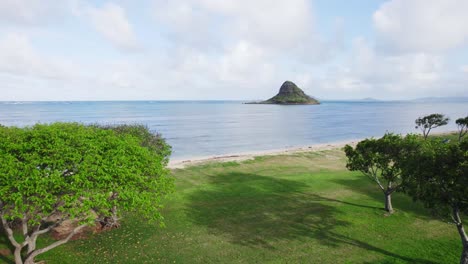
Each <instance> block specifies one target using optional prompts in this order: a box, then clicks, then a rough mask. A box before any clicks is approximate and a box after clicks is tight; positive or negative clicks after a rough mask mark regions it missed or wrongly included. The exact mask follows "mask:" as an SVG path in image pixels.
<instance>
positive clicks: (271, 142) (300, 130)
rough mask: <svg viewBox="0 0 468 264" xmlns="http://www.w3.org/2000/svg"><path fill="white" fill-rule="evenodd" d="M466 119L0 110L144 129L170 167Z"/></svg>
mask: <svg viewBox="0 0 468 264" xmlns="http://www.w3.org/2000/svg"><path fill="white" fill-rule="evenodd" d="M431 113H443V114H446V115H448V116H449V117H451V119H452V120H451V122H450V124H449V125H447V126H444V127H440V128H437V129H436V130H435V131H436V132H442V131H451V130H456V125H455V123H454V120H455V119H457V118H459V117H464V116H467V115H468V103H467V102H466V101H465V102H463V101H462V102H416V101H392V102H380V101H378V102H358V101H324V102H322V104H320V105H297V106H281V105H254V104H243V103H242V102H240V101H112V102H0V124H3V125H14V126H29V125H33V124H35V123H38V122H41V123H49V122H55V121H75V122H82V123H88V124H89V123H101V124H122V123H128V124H144V125H147V126H148V127H149V128H150V129H151V130H152V131H154V132H158V133H161V134H162V135H163V137H165V138H166V139H167V141H168V142H169V144H170V145H171V146H172V147H173V154H172V158H173V159H190V158H195V157H201V156H212V155H225V154H232V153H240V152H249V151H263V150H272V149H279V148H289V147H298V146H304V145H312V144H317V143H328V142H337V141H345V140H352V139H360V138H365V137H371V136H374V137H379V136H382V135H383V134H384V133H385V132H386V131H391V132H396V133H409V132H418V131H417V130H416V129H415V127H414V120H415V119H416V118H417V117H419V116H423V115H426V114H431Z"/></svg>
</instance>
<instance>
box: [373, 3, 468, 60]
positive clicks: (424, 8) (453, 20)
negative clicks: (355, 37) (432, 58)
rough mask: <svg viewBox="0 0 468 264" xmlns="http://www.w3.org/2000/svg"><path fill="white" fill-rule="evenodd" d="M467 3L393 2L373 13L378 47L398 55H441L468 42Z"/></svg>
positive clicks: (385, 4)
mask: <svg viewBox="0 0 468 264" xmlns="http://www.w3.org/2000/svg"><path fill="white" fill-rule="evenodd" d="M467 11H468V1H466V0H443V1H439V0H391V1H388V2H385V3H384V4H383V5H382V6H381V7H380V8H379V9H378V10H377V11H375V13H374V14H373V22H374V27H375V29H376V31H377V34H378V38H379V39H378V40H379V43H378V44H379V45H381V46H382V48H384V49H388V50H390V51H396V52H440V51H445V50H448V49H451V48H455V47H460V46H462V45H465V44H467V43H468V16H467Z"/></svg>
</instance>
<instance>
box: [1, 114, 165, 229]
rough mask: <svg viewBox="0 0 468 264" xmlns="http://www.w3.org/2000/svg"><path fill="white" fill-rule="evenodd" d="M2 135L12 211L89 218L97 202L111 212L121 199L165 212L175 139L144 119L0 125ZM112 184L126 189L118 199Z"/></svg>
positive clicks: (130, 207)
mask: <svg viewBox="0 0 468 264" xmlns="http://www.w3.org/2000/svg"><path fill="white" fill-rule="evenodd" d="M0 138H1V140H0V201H1V202H2V203H3V204H4V208H3V209H2V213H3V214H4V215H5V217H7V218H8V219H14V218H22V217H23V216H26V217H27V218H28V219H29V221H30V222H31V223H37V222H40V221H41V219H43V218H46V217H48V216H50V215H52V214H63V215H67V216H70V217H71V218H77V219H86V218H89V217H92V215H90V214H89V212H90V211H91V210H95V211H97V212H100V213H101V214H106V213H107V214H109V212H110V210H111V209H112V207H113V206H117V207H119V208H120V209H119V211H120V210H124V211H136V212H139V213H141V214H142V215H143V216H146V217H148V218H150V219H153V220H160V219H161V216H160V213H159V205H160V200H161V197H162V196H164V195H166V194H168V193H170V192H172V191H173V179H172V178H171V177H169V174H168V170H167V169H166V168H165V165H166V164H167V160H168V156H169V154H170V147H169V146H168V145H167V144H166V143H165V142H164V140H163V139H162V138H161V137H160V136H158V135H153V134H151V133H150V132H149V131H148V130H147V128H145V127H142V126H124V127H113V128H109V127H107V128H101V127H98V126H85V125H82V124H77V123H55V124H50V125H46V124H38V125H35V126H33V127H27V128H16V127H0ZM113 192H117V193H118V194H119V195H118V196H117V197H116V198H113V199H111V198H110V194H111V193H113Z"/></svg>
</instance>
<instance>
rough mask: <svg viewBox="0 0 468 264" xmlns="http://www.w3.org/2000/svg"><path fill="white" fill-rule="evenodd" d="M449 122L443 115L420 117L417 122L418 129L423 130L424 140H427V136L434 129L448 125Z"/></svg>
mask: <svg viewBox="0 0 468 264" xmlns="http://www.w3.org/2000/svg"><path fill="white" fill-rule="evenodd" d="M449 120H450V119H449V118H448V117H445V116H444V115H443V114H431V115H428V116H424V117H419V118H418V119H416V121H415V123H416V129H418V128H419V129H421V131H422V132H423V136H424V139H427V136H428V135H429V132H431V130H432V129H434V128H438V127H440V126H445V125H447V124H448V121H449Z"/></svg>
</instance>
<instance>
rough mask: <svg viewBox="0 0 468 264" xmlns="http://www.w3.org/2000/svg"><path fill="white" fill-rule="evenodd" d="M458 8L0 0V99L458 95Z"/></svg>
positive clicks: (463, 50)
mask: <svg viewBox="0 0 468 264" xmlns="http://www.w3.org/2000/svg"><path fill="white" fill-rule="evenodd" d="M467 12H468V1H466V0H444V1H439V0H385V1H384V0H382V1H377V0H369V1H361V0H350V1H338V0H315V1H314V0H310V1H307V0H289V1H282V0H281V1H280V0H255V1H253V0H223V1H220V0H172V1H168V0H143V1H130V0H120V1H118V0H115V1H85V0H3V1H1V2H0V89H1V90H0V91H1V93H0V100H190V99H193V100H216V99H228V100H229V99H232V100H252V99H264V98H268V97H270V96H271V95H273V94H275V93H276V92H277V90H278V88H279V87H280V85H281V84H282V82H283V81H285V80H291V81H294V82H295V83H296V84H298V85H299V86H300V87H301V88H303V89H304V90H305V91H306V93H308V94H310V95H313V96H315V97H318V98H323V99H358V98H365V97H374V98H378V99H403V98H417V97H428V96H468V16H466V13H467Z"/></svg>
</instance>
